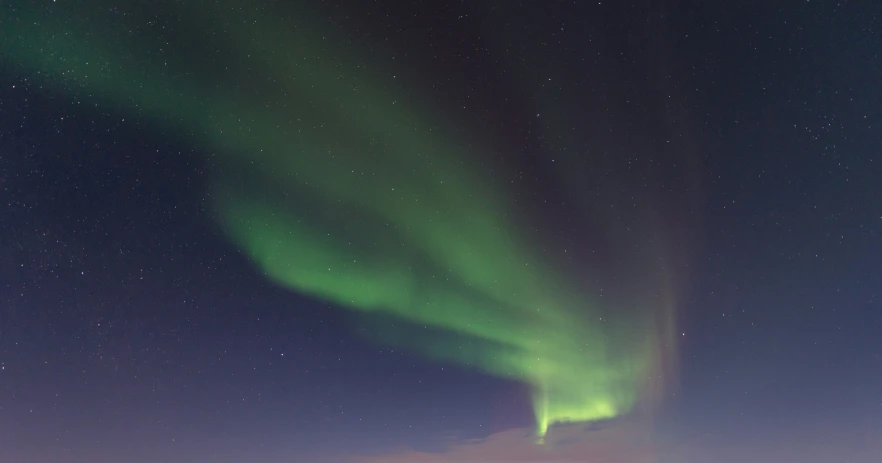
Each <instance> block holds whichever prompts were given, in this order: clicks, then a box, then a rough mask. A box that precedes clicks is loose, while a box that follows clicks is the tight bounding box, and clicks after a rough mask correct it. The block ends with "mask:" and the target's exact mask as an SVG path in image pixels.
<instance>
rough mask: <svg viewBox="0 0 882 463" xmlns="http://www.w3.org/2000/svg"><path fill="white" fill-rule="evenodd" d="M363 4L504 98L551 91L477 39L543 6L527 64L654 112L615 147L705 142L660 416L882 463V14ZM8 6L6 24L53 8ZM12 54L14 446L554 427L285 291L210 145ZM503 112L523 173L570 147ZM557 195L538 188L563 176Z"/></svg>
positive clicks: (0, 122)
mask: <svg viewBox="0 0 882 463" xmlns="http://www.w3.org/2000/svg"><path fill="white" fill-rule="evenodd" d="M17 3H20V5H18V4H17ZM352 3H353V4H351V5H348V4H345V2H343V3H341V2H328V4H327V5H324V6H323V7H321V8H318V9H317V13H316V14H326V15H327V16H328V17H331V18H335V17H337V16H335V15H339V16H340V17H346V18H348V20H349V21H350V23H358V24H363V27H364V28H365V29H367V30H370V31H373V32H372V34H371V37H373V40H375V41H376V43H384V44H385V45H384V46H385V47H389V48H391V49H399V50H411V51H416V52H414V53H410V54H408V55H407V56H411V58H403V59H405V60H407V59H410V61H407V64H406V66H412V67H413V68H415V69H418V70H419V71H420V72H424V73H434V74H438V75H449V78H448V79H446V81H447V82H448V83H449V84H448V86H449V88H447V89H444V91H445V92H446V94H447V95H460V98H463V101H465V99H466V98H472V96H469V95H476V94H477V95H476V96H475V98H476V99H477V100H478V101H479V103H477V104H478V105H483V106H482V107H484V108H485V109H486V108H493V107H497V108H498V107H499V106H498V105H497V106H494V105H495V104H496V103H500V102H503V101H505V102H508V101H509V100H510V99H516V98H518V97H519V96H521V95H519V93H518V88H519V85H523V84H514V83H512V82H513V80H515V79H512V78H511V76H510V75H507V74H505V73H504V72H503V73H501V75H500V74H498V72H499V68H498V67H497V66H495V65H493V64H492V63H495V62H496V61H495V59H496V58H495V56H496V55H494V53H495V52H493V51H488V52H486V53H482V54H478V55H477V56H476V55H475V54H473V53H471V51H472V50H474V43H476V42H477V41H478V39H479V38H480V37H481V35H482V34H486V33H488V31H493V30H496V29H494V28H496V27H497V26H499V25H500V24H509V23H514V24H524V23H526V24H530V25H531V27H530V28H528V29H529V30H527V29H525V30H524V32H518V33H517V34H515V37H516V38H513V39H511V40H512V42H511V43H512V48H511V50H509V51H507V52H506V54H509V55H511V54H513V55H514V56H515V57H519V55H518V54H519V53H520V52H519V51H518V50H520V48H518V46H516V45H517V43H521V44H522V45H523V44H527V45H526V46H527V47H528V46H529V44H530V43H546V42H547V43H548V44H549V45H548V47H551V48H552V49H554V51H553V52H547V53H546V56H545V58H546V59H547V60H560V61H559V63H561V65H562V66H564V64H565V65H566V66H564V67H567V68H568V73H564V74H561V75H563V76H565V77H564V78H565V79H570V81H569V82H565V83H564V85H567V84H569V87H568V88H570V89H572V88H581V89H582V92H584V93H580V92H579V91H572V92H567V93H566V95H565V98H567V99H569V100H570V101H568V102H561V104H562V105H566V104H569V105H576V106H578V104H579V103H578V102H579V101H582V100H584V101H596V99H597V98H600V99H608V100H610V101H612V103H610V106H609V108H612V109H611V111H608V112H612V113H615V112H616V111H617V110H618V109H622V108H625V106H626V105H636V106H637V107H639V108H644V109H645V111H641V112H639V113H640V114H644V113H645V116H641V118H640V120H639V121H635V120H629V119H628V116H620V115H619V116H615V118H613V116H609V117H610V119H609V120H604V119H603V118H602V117H603V116H602V112H601V111H593V110H586V111H585V117H586V120H588V119H591V120H592V121H594V123H597V124H600V126H604V127H605V125H604V124H607V125H609V126H610V127H611V128H610V129H609V133H610V134H611V135H609V136H608V137H606V138H605V139H604V140H603V143H604V144H605V145H603V146H599V147H595V148H596V149H597V150H598V151H604V150H606V151H608V152H610V153H612V154H610V156H616V155H617V154H616V144H615V139H616V138H619V139H625V138H629V137H634V138H637V139H639V141H637V142H633V141H632V142H630V145H629V146H632V147H633V146H637V147H642V148H643V149H645V150H646V151H647V152H651V151H652V150H654V149H656V147H655V146H654V144H656V143H663V140H665V139H666V138H677V139H684V138H685V139H688V140H689V144H688V146H689V149H688V150H689V153H688V154H689V159H692V160H694V161H695V163H696V165H697V166H698V168H697V170H696V172H695V173H696V174H697V178H698V179H699V181H698V186H697V187H696V188H695V190H694V191H695V198H697V201H698V207H697V208H696V209H695V210H694V211H692V212H690V214H689V218H690V223H692V221H694V223H695V225H694V226H693V227H692V228H694V230H693V231H694V233H693V234H694V238H693V241H692V243H691V244H692V246H691V249H690V252H689V254H690V266H689V268H690V272H689V274H688V275H686V276H685V278H684V280H685V288H686V289H685V291H684V293H683V295H682V298H681V299H682V300H681V301H680V304H679V310H680V313H681V322H680V324H681V326H680V327H679V329H678V331H681V332H682V333H684V335H682V336H681V337H682V345H681V349H680V353H679V358H680V368H679V372H678V374H677V383H678V386H677V387H675V388H672V389H671V390H670V391H668V393H667V394H666V399H665V400H664V401H663V404H662V407H661V410H660V411H659V413H657V414H656V416H655V418H654V419H655V426H654V429H655V430H656V431H657V436H658V439H659V440H660V441H662V442H663V443H664V444H665V445H667V446H674V447H677V448H680V449H688V450H684V452H685V453H687V454H689V455H693V456H690V457H684V459H680V460H676V461H685V462H686V463H693V462H696V463H697V462H721V463H723V462H724V463H729V462H732V463H735V462H745V461H754V462H758V463H779V462H785V461H794V459H798V460H799V461H806V462H812V463H813V462H815V461H817V462H828V461H852V462H856V463H869V462H873V461H880V459H882V289H880V288H882V187H880V185H882V182H880V179H882V109H880V108H882V86H880V85H879V83H880V81H882V58H880V56H879V53H880V51H879V50H882V10H880V6H879V5H873V4H872V2H821V1H819V2H792V3H791V4H788V5H777V4H776V5H775V6H768V5H766V4H765V2H744V3H742V4H740V5H738V6H720V5H716V4H714V5H711V4H709V3H708V4H703V3H702V2H665V4H664V5H650V4H648V3H646V4H644V3H639V4H638V3H633V4H632V3H626V4H616V5H604V4H603V3H606V2H600V3H598V5H588V4H580V5H577V6H573V5H571V4H569V3H566V4H565V3H564V2H550V3H548V4H547V5H546V4H545V3H544V2H543V3H542V5H544V6H542V7H539V6H538V5H539V3H538V2H521V3H519V4H517V5H514V4H513V5H508V4H506V5H507V6H506V7H505V8H501V7H500V8H496V9H492V8H491V9H490V10H483V9H480V8H477V7H475V8H472V7H465V6H462V5H459V4H458V3H457V4H451V5H442V4H440V3H437V2H436V3H433V2H422V3H421V4H413V5H407V4H404V3H403V2H372V3H371V4H366V3H359V2H352ZM398 3H402V4H398ZM739 3H741V2H739ZM0 8H2V13H0V18H3V19H0V27H2V22H3V21H6V20H11V19H8V18H15V17H16V15H19V14H22V11H24V10H28V9H33V11H39V10H40V9H42V8H51V5H49V6H47V5H42V4H41V5H31V4H30V2H13V3H10V4H4V5H2V6H0ZM120 8H123V7H120ZM421 10H422V11H432V12H434V13H433V14H431V15H423V16H419V15H415V12H419V11H421ZM83 11H84V13H88V11H87V10H83ZM491 11H492V12H491ZM482 15H483V16H482ZM415 17H419V18H420V19H413V18H415ZM463 17H465V18H466V19H465V20H463V19H462V18H463ZM165 20H169V21H170V20H172V19H169V18H166V19H165ZM458 21H459V22H458ZM562 23H566V28H565V29H566V31H567V32H566V33H561V32H560V30H563V28H561V27H560V25H561V24H562ZM437 31H443V32H437ZM570 31H573V32H570ZM589 36H590V37H594V38H596V40H587V39H586V37H589ZM500 37H502V34H500ZM506 40H508V39H506ZM518 41H520V42H518ZM650 44H651V45H652V46H650ZM428 46H431V49H432V50H433V52H432V56H433V57H434V58H430V57H429V54H428V53H423V54H421V53H418V51H419V50H421V49H422V47H428ZM3 47H4V46H3V43H2V42H0V460H2V461H10V462H21V463H31V462H33V463H36V462H41V463H42V462H87V461H88V462H119V463H121V462H132V463H136V462H145V463H146V462H172V463H178V462H203V461H204V462H208V461H212V462H245V461H249V462H267V463H271V462H272V463H275V462H291V461H296V462H301V461H305V462H308V461H317V460H319V459H327V458H335V455H339V454H341V453H355V454H367V453H383V452H388V451H392V450H394V449H396V448H399V447H410V448H417V449H419V450H425V451H441V450H443V448H444V444H445V443H449V442H451V440H452V439H454V440H455V439H469V438H484V437H487V436H489V435H491V434H494V433H498V432H502V431H505V430H508V429H511V428H524V427H529V426H531V425H532V424H533V417H532V411H531V408H530V403H529V392H528V390H527V388H526V386H523V385H519V384H514V383H510V382H506V381H503V380H500V379H496V378H492V377H488V376H485V375H482V374H480V373H477V372H473V371H467V370H464V369H462V368H459V367H456V366H453V365H442V364H436V363H432V362H429V361H427V360H424V359H422V358H420V357H418V356H415V355H411V354H409V353H407V352H400V351H397V350H395V349H389V348H387V347H383V346H380V345H376V344H373V343H370V342H368V341H366V340H363V339H362V337H360V336H359V335H358V327H357V321H356V320H353V319H352V318H351V317H349V316H348V315H347V313H345V312H344V311H341V310H338V309H337V308H335V307H332V306H329V305H328V304H326V303H323V302H319V301H315V300H310V299H308V298H305V297H303V296H300V295H297V294H292V293H291V292H289V291H288V290H285V289H282V288H278V287H276V286H274V285H273V284H272V283H271V282H269V281H267V280H265V279H264V278H263V277H262V276H261V275H260V274H259V273H258V272H256V271H255V270H254V269H253V267H252V266H251V264H250V263H249V262H248V260H247V258H246V257H245V256H244V255H243V254H242V253H241V252H240V251H239V250H237V249H236V248H235V247H234V246H232V245H230V244H229V243H228V241H227V239H226V238H225V237H224V235H223V234H222V232H221V230H219V229H218V227H217V226H216V225H215V222H214V221H213V220H212V217H211V213H210V211H209V206H208V205H207V204H206V202H205V199H204V196H203V191H204V186H205V182H206V173H207V172H208V171H210V169H211V168H212V166H211V165H210V162H208V161H205V160H204V159H205V158H206V156H205V155H206V153H205V147H202V146H198V145H194V144H193V143H192V141H190V140H187V139H186V137H179V136H174V135H170V134H168V133H166V132H165V131H164V130H163V129H162V128H161V127H157V126H155V125H153V124H151V122H150V121H149V120H146V119H140V118H138V117H127V116H125V115H121V114H117V113H114V112H113V111H109V110H106V109H103V107H101V106H96V105H95V104H90V102H89V100H88V98H86V99H85V100H80V101H74V100H73V99H72V98H71V97H69V96H68V95H66V94H65V92H63V91H59V90H57V89H55V88H53V87H52V86H51V85H49V82H51V79H52V78H51V77H46V76H35V75H30V74H28V73H26V72H24V71H20V70H18V69H17V68H16V67H15V66H14V65H13V63H9V62H8V61H7V60H8V56H7V55H6V54H4V53H2V52H3ZM638 50H639V51H638ZM647 50H650V51H647ZM652 50H656V51H652ZM658 50H661V51H663V53H658V54H657V51H658ZM499 53H502V52H499ZM540 54H541V53H540ZM500 56H501V55H500ZM549 56H551V57H553V58H548V57H549ZM585 57H590V60H586V59H585ZM508 58H511V56H508ZM528 58H529V59H535V58H536V57H535V54H533V55H528V54H527V53H524V54H523V59H528ZM539 58H540V61H539V62H538V63H539V64H537V66H538V65H542V62H541V57H539ZM500 59H502V58H500ZM564 61H565V62H566V63H564ZM579 61H582V62H585V64H583V65H571V63H573V62H579ZM215 64H216V63H215ZM545 64H547V63H545ZM445 73H447V74H445ZM586 76H587V77H586ZM579 79H584V80H579ZM475 88H477V89H478V90H477V91H476V90H475ZM521 88H522V87H521ZM598 95H599V96H598ZM561 97H562V98H563V97H564V96H561ZM626 100H627V103H622V102H623V101H626ZM471 101H472V100H471V99H470V100H469V102H470V103H469V104H472V103H471ZM574 102H575V103H574ZM448 103H450V104H449V105H450V106H451V107H454V106H456V105H455V104H453V103H458V101H457V100H456V99H455V98H454V99H453V100H452V102H448ZM500 104H501V103H500ZM442 106H443V105H442ZM525 106H526V105H525ZM670 107H677V108H681V109H680V110H678V112H677V114H679V115H688V116H684V118H683V120H684V121H686V122H684V123H681V124H679V125H671V124H670V120H666V119H665V117H666V116H665V115H670V114H671V112H670ZM665 108H666V109H667V110H662V109H665ZM486 111H487V112H486V113H485V114H487V118H489V119H491V120H494V121H496V123H497V124H498V126H496V130H497V132H496V133H500V134H506V133H507V134H515V133H516V134H517V136H523V137H524V141H523V146H524V153H521V154H519V155H517V156H514V157H512V158H511V159H505V160H503V161H504V162H506V163H509V164H510V165H513V166H515V168H520V169H521V170H527V171H530V169H537V170H539V169H541V165H542V164H543V163H546V162H550V161H549V160H548V159H544V158H538V159H537V158H532V157H530V152H531V150H532V147H534V146H541V145H542V143H543V141H542V140H539V139H531V138H530V137H531V135H530V134H531V133H533V132H530V125H529V122H525V120H526V119H527V118H528V117H529V116H530V115H527V114H524V112H523V111H521V112H518V111H504V112H503V111H500V112H498V113H494V112H493V111H492V110H490V109H486ZM618 112H619V113H621V114H634V113H628V112H627V111H626V110H625V109H622V111H618ZM598 118H599V119H598ZM582 122H585V121H582ZM622 124H624V125H622ZM641 124H643V125H641ZM502 127H506V128H502ZM511 127H515V129H512V128H511ZM524 134H527V135H524ZM584 136H585V138H586V144H588V143H590V138H591V137H590V134H585V135H584ZM659 149H661V148H659ZM537 166H538V167H537ZM663 181H664V182H668V183H669V184H670V185H671V189H676V188H677V187H678V186H682V185H680V184H681V182H683V181H684V179H683V178H679V177H676V176H671V177H664V178H663ZM535 183H536V190H535V191H534V193H535V196H536V197H537V198H540V199H541V198H542V197H549V196H555V195H557V194H559V192H558V189H557V188H556V187H555V186H553V185H545V184H543V179H542V177H541V176H540V175H538V174H537V176H536V179H535ZM671 206H672V207H676V204H672V205H671ZM550 220H551V221H552V222H554V218H552V219H550ZM663 453H664V452H660V453H659V455H661V456H660V457H659V459H660V460H659V461H675V460H672V459H671V458H673V457H670V456H665V454H663ZM695 455H699V456H695ZM641 461H643V460H641Z"/></svg>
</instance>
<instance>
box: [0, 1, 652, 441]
mask: <svg viewBox="0 0 882 463" xmlns="http://www.w3.org/2000/svg"><path fill="white" fill-rule="evenodd" d="M175 5H177V4H175ZM237 5H238V6H237ZM171 7H172V6H171V5H169V8H171ZM176 7H177V8H180V11H181V14H180V18H181V19H180V20H179V21H180V23H179V27H181V28H186V27H188V26H189V25H191V24H197V25H198V26H199V28H205V27H212V28H213V29H214V31H215V33H216V34H218V35H220V36H223V37H224V40H225V43H226V48H225V50H226V52H227V53H229V55H230V56H231V59H229V60H227V61H225V62H226V63H227V64H229V66H230V67H233V68H234V69H233V70H231V71H228V72H227V74H218V73H216V72H212V71H211V70H207V69H206V68H200V67H199V66H197V65H195V64H193V63H187V62H172V63H169V62H167V61H163V60H162V59H161V57H156V56H150V55H149V54H148V53H147V52H146V51H145V50H144V47H142V46H141V43H142V41H144V40H145V37H153V40H156V38H155V34H156V32H154V31H149V30H147V31H136V32H135V33H133V34H132V40H130V41H128V42H124V43H118V42H111V41H108V40H102V35H103V34H102V31H105V32H106V31H107V30H110V29H112V28H125V27H127V26H126V24H125V21H122V20H119V18H116V17H112V16H111V14H110V13H107V12H104V10H102V12H98V11H97V9H96V11H89V12H87V14H77V13H78V11H77V10H76V9H75V7H72V6H64V7H57V8H56V9H54V10H53V11H52V12H51V14H48V15H47V14H41V13H40V12H38V11H34V10H33V8H30V9H29V8H28V7H24V8H20V9H18V10H17V11H16V12H15V14H14V15H13V16H12V17H11V18H9V19H8V24H7V25H5V26H4V28H3V30H2V32H0V34H2V39H3V44H4V45H3V47H4V50H3V51H4V53H3V62H4V65H7V66H8V65H15V66H18V67H20V68H21V69H23V70H25V71H26V72H30V73H32V75H34V76H35V77H38V78H41V79H45V80H46V81H47V82H50V83H53V84H55V85H57V86H58V88H59V89H60V90H64V91H66V92H69V93H71V94H75V95H76V96H78V97H89V96H90V95H94V98H95V99H97V100H98V101H101V102H102V104H103V105H108V106H111V107H113V108H114V110H115V111H119V112H120V113H123V114H125V113H128V112H135V113H137V114H139V115H142V116H144V117H147V118H149V119H150V120H152V121H153V122H154V123H155V124H157V125H160V126H162V127H164V128H167V129H169V130H173V131H175V132H176V133H179V134H181V135H183V136H187V137H190V138H192V141H193V142H194V143H199V144H200V145H203V146H209V147H212V148H211V149H212V150H213V151H214V152H216V153H217V155H218V157H219V160H217V161H215V167H216V168H215V174H214V176H213V181H212V185H211V188H210V192H209V196H210V197H211V198H213V201H214V206H215V208H216V211H217V215H218V217H219V219H220V222H221V224H222V225H223V227H224V229H225V230H226V231H227V233H228V234H229V237H230V238H231V239H232V240H233V241H234V242H235V243H236V244H237V245H238V246H240V247H241V249H243V250H244V251H245V252H246V253H247V254H248V255H249V256H250V258H251V259H252V261H253V262H254V264H255V265H256V266H257V267H258V268H259V269H260V271H262V272H263V273H264V274H265V275H266V277H267V278H269V279H271V280H273V281H274V282H276V283H277V284H279V285H282V286H284V287H287V288H290V289H291V290H293V291H296V292H299V293H303V294H306V295H309V296H312V297H315V298H319V299H323V300H326V301H329V302H332V303H334V305H336V306H339V307H341V308H346V309H349V310H353V311H358V312H361V313H365V314H371V313H381V314H384V315H386V316H393V317H397V318H400V319H402V320H405V321H407V322H409V323H411V324H413V325H414V326H424V327H426V328H425V330H426V333H402V332H392V331H386V330H383V329H377V330H375V331H372V332H371V333H370V335H371V336H372V337H376V338H378V339H379V340H380V341H382V342H387V343H394V344H398V345H404V346H406V347H408V348H411V349H413V350H415V351H417V352H420V353H422V354H425V355H427V356H429V357H431V358H435V359H438V360H442V361H451V362H456V363H459V364H462V365H465V366H469V367H473V368H477V369H480V370H481V371H484V372H486V373H488V374H492V375H496V376H500V377H503V378H510V379H512V380H517V381H521V382H524V383H526V384H528V385H529V386H530V387H531V389H532V391H533V407H534V410H535V414H536V418H537V432H538V434H539V435H540V436H541V435H544V434H545V432H546V430H547V429H548V426H550V425H551V424H553V423H558V422H571V421H592V420H600V419H606V418H612V417H616V416H619V415H621V414H624V413H627V412H628V411H629V410H631V409H632V408H633V407H634V406H635V404H636V403H637V402H638V401H639V400H640V398H641V396H642V395H643V392H644V389H645V387H646V386H647V383H648V382H649V381H647V378H649V377H652V376H654V375H656V374H657V369H658V358H659V357H660V353H659V349H661V347H660V346H663V345H664V342H663V341H662V340H661V339H660V338H659V335H658V331H659V330H658V329H657V317H656V314H657V312H656V309H659V308H657V307H652V305H653V304H662V302H659V301H658V300H653V299H652V298H643V299H640V298H635V300H632V301H628V302H615V301H614V302H612V303H610V302H601V300H602V298H601V297H600V296H599V295H598V294H592V288H590V287H588V286H587V285H582V284H578V278H575V277H573V276H572V275H571V274H570V272H569V271H568V269H566V268H562V267H561V266H559V265H558V263H557V262H554V260H553V259H550V258H548V257H547V256H545V255H544V253H543V251H542V247H541V246H540V245H539V244H538V243H536V242H534V241H535V239H534V238H533V237H531V236H528V235H527V234H526V233H525V229H527V228H529V227H530V224H529V223H528V221H527V220H526V219H525V218H524V217H522V216H521V214H522V211H521V209H520V208H518V207H517V206H516V205H515V204H514V203H513V202H512V200H511V197H512V192H511V191H507V190H506V189H504V188H502V187H500V186H499V185H497V184H496V183H494V182H493V180H492V178H489V177H487V176H482V175H481V174H480V172H482V170H481V169H478V168H477V167H476V165H475V163H476V161H475V159H477V158H478V153H476V152H474V150H473V149H472V148H470V147H471V146H483V145H485V144H486V143H485V142H486V140H479V139H478V138H479V137H476V136H474V135H467V134H465V133H466V132H467V131H465V130H462V128H460V127H456V126H455V125H453V124H445V123H443V122H442V121H443V119H442V118H441V117H440V116H439V115H437V114H433V113H432V111H431V110H429V109H427V108H424V107H421V104H419V102H418V101H417V97H415V96H413V95H412V94H411V93H409V92H408V91H406V89H405V88H401V87H400V86H398V85H393V83H392V82H391V81H390V79H388V78H383V77H381V76H380V75H379V74H372V73H370V72H368V71H367V70H366V69H365V68H364V67H362V66H360V65H358V64H357V63H356V61H355V58H352V57H351V56H350V57H347V54H346V53H344V52H342V51H339V50H331V46H328V45H327V44H326V43H325V42H324V41H323V40H322V36H321V34H319V33H318V32H317V31H314V30H312V29H311V28H309V27H297V28H291V27H286V22H285V21H284V20H282V19H279V18H280V16H279V15H277V14H274V13H273V12H269V11H258V10H256V9H250V8H244V7H243V6H241V5H240V4H238V3H236V2H220V3H212V4H211V6H206V7H205V8H204V9H199V10H196V9H187V8H185V7H184V6H180V5H177V6H176ZM64 8H68V9H69V10H68V11H65V10H64ZM142 14H146V13H142ZM136 16H137V15H136ZM62 17H63V18H64V21H62V20H61V18H62ZM71 17H74V18H77V19H75V20H71V19H70V18H71ZM77 21H79V24H80V27H79V28H78V27H75V26H74V24H76V23H77ZM128 21H130V22H131V21H133V20H132V19H128ZM255 24H259V25H260V26H259V27H258V26H255ZM193 29H197V28H195V27H194V28H193ZM107 35H108V36H111V34H107ZM117 35H118V34H112V36H117ZM168 46H175V47H180V48H186V47H191V46H192V48H194V49H196V50H198V44H188V43H171V44H169V45H168ZM197 55H198V53H197V52H195V51H194V63H196V62H199V57H198V56H197ZM350 55H351V53H350ZM139 63H152V64H150V65H142V64H139ZM206 82H212V83H214V85H205V83H206ZM242 82H245V83H246V84H247V83H251V84H253V85H251V86H249V85H246V84H243V83H242ZM257 89H259V90H257ZM655 258H657V254H653V255H652V256H651V257H648V258H647V260H649V259H655ZM651 280H652V279H648V280H647V281H651ZM656 289H658V288H656ZM652 292H653V291H652V290H648V292H647V294H649V293H652ZM641 297H642V295H641ZM638 299H639V300H638ZM619 303H622V304H632V305H635V306H637V305H639V306H640V307H639V308H635V307H629V308H627V310H624V308H623V310H622V311H621V312H622V314H620V315H613V316H610V314H611V313H612V314H615V313H617V312H618V309H619V308H618V307H611V306H610V304H612V305H615V304H619Z"/></svg>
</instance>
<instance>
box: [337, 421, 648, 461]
mask: <svg viewBox="0 0 882 463" xmlns="http://www.w3.org/2000/svg"><path fill="white" fill-rule="evenodd" d="M350 461H351V462H353V463H453V462H456V463H508V462H516V463H576V462H580V463H581V462H590V463H657V462H659V456H658V449H657V446H656V445H655V443H654V442H653V438H652V436H651V435H650V433H648V432H646V431H644V430H641V429H639V428H636V427H633V426H628V425H616V426H609V427H604V428H593V429H592V428H589V427H586V426H584V425H582V426H559V427H555V428H553V429H552V430H551V431H550V432H549V434H548V435H547V436H546V438H545V443H544V444H538V443H536V437H535V434H534V432H533V430H530V429H512V430H508V431H503V432H500V433H497V434H493V435H491V436H489V437H487V438H486V439H480V440H472V441H466V442H461V443H458V444H454V445H452V446H451V447H449V448H448V449H447V450H446V451H444V452H442V453H425V452H417V451H407V450H406V451H400V452H396V453H390V454H386V455H377V456H372V457H367V458H365V457H360V458H354V459H351V460H350Z"/></svg>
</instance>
